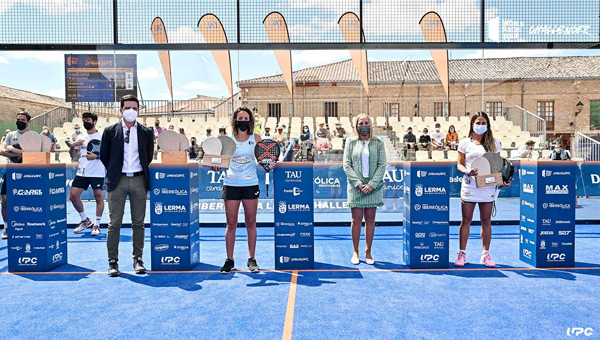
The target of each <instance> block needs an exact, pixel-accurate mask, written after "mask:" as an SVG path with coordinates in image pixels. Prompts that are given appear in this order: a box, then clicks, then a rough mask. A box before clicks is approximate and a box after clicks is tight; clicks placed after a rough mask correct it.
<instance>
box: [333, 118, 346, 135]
mask: <svg viewBox="0 0 600 340" xmlns="http://www.w3.org/2000/svg"><path fill="white" fill-rule="evenodd" d="M347 135H348V134H347V133H346V129H344V128H343V127H342V122H340V121H339V120H338V121H337V122H335V131H333V138H346V137H347Z"/></svg>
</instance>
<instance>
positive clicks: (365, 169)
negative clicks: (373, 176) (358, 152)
mask: <svg viewBox="0 0 600 340" xmlns="http://www.w3.org/2000/svg"><path fill="white" fill-rule="evenodd" d="M363 143H364V144H363V149H362V175H363V177H365V178H367V177H369V141H368V140H367V141H364V142H363Z"/></svg>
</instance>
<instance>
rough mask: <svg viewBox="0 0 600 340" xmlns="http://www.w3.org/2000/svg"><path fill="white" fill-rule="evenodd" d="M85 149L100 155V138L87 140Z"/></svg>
mask: <svg viewBox="0 0 600 340" xmlns="http://www.w3.org/2000/svg"><path fill="white" fill-rule="evenodd" d="M87 151H88V152H89V153H93V154H94V155H96V156H100V140H99V139H92V140H91V141H89V142H88V145H87Z"/></svg>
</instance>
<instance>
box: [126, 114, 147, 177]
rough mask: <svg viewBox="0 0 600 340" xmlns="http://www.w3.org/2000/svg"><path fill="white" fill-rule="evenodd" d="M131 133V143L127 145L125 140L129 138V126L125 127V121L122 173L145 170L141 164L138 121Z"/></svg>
mask: <svg viewBox="0 0 600 340" xmlns="http://www.w3.org/2000/svg"><path fill="white" fill-rule="evenodd" d="M129 131H130V132H129V143H125V138H126V137H127V125H125V121H123V169H122V170H121V172H124V173H134V172H140V171H142V170H143V169H142V164H141V163H140V153H139V150H138V137H137V121H136V122H135V124H133V126H132V127H131V130H129Z"/></svg>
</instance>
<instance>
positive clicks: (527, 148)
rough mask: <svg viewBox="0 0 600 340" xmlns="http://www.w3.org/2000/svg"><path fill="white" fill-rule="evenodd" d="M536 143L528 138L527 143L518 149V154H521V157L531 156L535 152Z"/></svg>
mask: <svg viewBox="0 0 600 340" xmlns="http://www.w3.org/2000/svg"><path fill="white" fill-rule="evenodd" d="M534 145H535V142H534V141H532V140H528V141H527V143H525V144H524V145H521V146H520V147H519V148H518V149H517V154H518V155H519V158H521V159H528V158H531V155H532V154H533V146H534Z"/></svg>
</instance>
